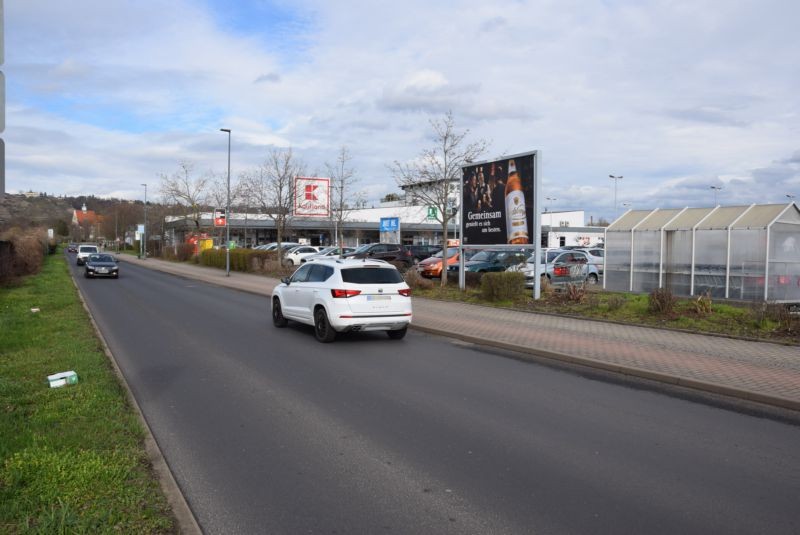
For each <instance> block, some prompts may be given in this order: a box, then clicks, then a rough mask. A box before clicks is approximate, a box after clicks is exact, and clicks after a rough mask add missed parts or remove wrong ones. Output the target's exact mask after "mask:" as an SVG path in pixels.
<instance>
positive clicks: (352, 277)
mask: <svg viewBox="0 0 800 535" xmlns="http://www.w3.org/2000/svg"><path fill="white" fill-rule="evenodd" d="M342 281H344V282H351V283H353V284H398V283H401V282H403V276H402V275H400V272H399V271H397V270H396V269H395V268H384V267H356V268H347V269H343V270H342Z"/></svg>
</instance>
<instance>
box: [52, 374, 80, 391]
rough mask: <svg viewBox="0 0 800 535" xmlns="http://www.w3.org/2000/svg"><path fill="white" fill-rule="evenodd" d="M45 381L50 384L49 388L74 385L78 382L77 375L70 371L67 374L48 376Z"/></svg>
mask: <svg viewBox="0 0 800 535" xmlns="http://www.w3.org/2000/svg"><path fill="white" fill-rule="evenodd" d="M47 380H48V381H49V382H50V388H58V387H60V386H65V385H74V384H77V382H78V374H77V373H75V372H74V371H72V370H70V371H68V372H61V373H54V374H53V375H48V376H47Z"/></svg>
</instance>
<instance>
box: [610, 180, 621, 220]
mask: <svg viewBox="0 0 800 535" xmlns="http://www.w3.org/2000/svg"><path fill="white" fill-rule="evenodd" d="M608 178H610V179H611V180H613V181H614V219H616V218H617V182H619V181H620V180H622V175H619V176H614V175H608Z"/></svg>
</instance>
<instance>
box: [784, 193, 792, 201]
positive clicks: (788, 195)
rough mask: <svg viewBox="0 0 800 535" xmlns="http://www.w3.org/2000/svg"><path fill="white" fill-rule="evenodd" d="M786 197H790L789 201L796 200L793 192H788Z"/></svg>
mask: <svg viewBox="0 0 800 535" xmlns="http://www.w3.org/2000/svg"><path fill="white" fill-rule="evenodd" d="M786 198H787V199H789V202H794V195H793V194H791V193H787V194H786Z"/></svg>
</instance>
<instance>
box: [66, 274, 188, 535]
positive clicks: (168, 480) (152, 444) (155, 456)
mask: <svg viewBox="0 0 800 535" xmlns="http://www.w3.org/2000/svg"><path fill="white" fill-rule="evenodd" d="M67 269H69V267H67ZM70 279H72V284H73V285H74V286H75V290H77V292H78V298H79V299H80V300H81V304H82V305H83V309H84V310H85V311H86V314H88V316H89V321H91V323H92V328H93V329H94V332H95V335H96V336H97V338H98V339H99V340H100V344H101V345H102V347H103V352H104V353H105V354H106V356H107V357H108V360H109V361H110V362H111V365H112V366H113V368H114V373H116V375H117V378H118V379H119V382H120V384H122V386H123V387H124V388H125V394H126V397H127V398H128V403H130V405H131V407H133V410H134V411H135V412H136V415H137V416H138V418H139V422H141V424H142V428H143V429H144V448H145V452H146V453H147V457H148V459H149V460H150V464H151V465H152V467H153V471H154V472H155V474H156V477H158V483H159V486H160V487H161V490H162V492H164V496H165V497H166V498H167V503H169V506H170V508H171V509H172V514H173V515H174V516H175V521H176V522H177V524H178V526H177V527H178V531H179V532H180V533H185V534H187V535H195V534H197V535H202V533H203V530H202V529H200V525H199V524H198V523H197V519H196V518H195V516H194V513H192V509H191V508H190V507H189V504H188V502H187V501H186V498H185V497H184V495H183V492H181V489H180V487H179V486H178V482H177V481H175V478H174V477H173V475H172V472H171V471H170V469H169V464H167V460H166V459H165V458H164V454H163V453H161V449H160V448H159V447H158V442H157V441H156V439H155V437H154V436H153V432H152V431H151V429H150V426H149V425H148V424H147V420H146V419H145V417H144V413H143V412H142V409H141V408H140V407H139V403H138V402H137V401H136V398H135V397H134V396H133V392H132V391H131V388H130V385H128V381H126V380H125V376H124V375H123V374H122V370H121V369H120V367H119V365H118V364H117V360H116V359H115V358H114V354H113V353H112V352H111V348H110V347H109V346H108V343H107V342H106V339H105V337H104V336H103V333H102V332H100V328H99V327H98V325H97V322H96V321H95V319H94V316H93V315H92V311H91V310H89V307H88V306H87V304H86V300H85V299H84V298H83V294H82V293H81V289H80V287H79V286H78V283H77V282H76V281H75V277H74V276H73V275H72V271H70Z"/></svg>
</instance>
